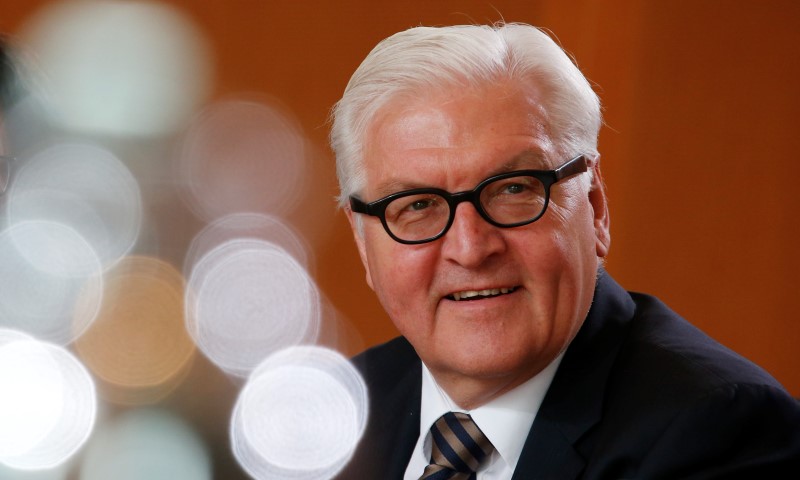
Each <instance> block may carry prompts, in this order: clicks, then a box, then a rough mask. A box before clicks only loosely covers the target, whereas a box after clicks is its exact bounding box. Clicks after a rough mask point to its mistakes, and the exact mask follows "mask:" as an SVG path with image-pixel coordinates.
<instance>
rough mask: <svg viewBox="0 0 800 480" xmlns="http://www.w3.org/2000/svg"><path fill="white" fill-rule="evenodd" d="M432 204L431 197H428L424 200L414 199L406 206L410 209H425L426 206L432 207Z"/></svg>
mask: <svg viewBox="0 0 800 480" xmlns="http://www.w3.org/2000/svg"><path fill="white" fill-rule="evenodd" d="M432 204H433V201H432V200H431V199H430V198H426V199H424V200H414V201H413V202H411V203H410V204H409V205H408V206H407V207H406V208H407V209H409V210H414V211H419V210H425V209H426V208H430V206H431V205H432Z"/></svg>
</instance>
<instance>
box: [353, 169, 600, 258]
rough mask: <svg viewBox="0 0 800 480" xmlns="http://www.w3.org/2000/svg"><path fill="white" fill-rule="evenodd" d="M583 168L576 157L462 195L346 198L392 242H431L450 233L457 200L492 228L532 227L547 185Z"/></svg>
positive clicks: (435, 192)
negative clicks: (367, 199) (379, 225)
mask: <svg viewBox="0 0 800 480" xmlns="http://www.w3.org/2000/svg"><path fill="white" fill-rule="evenodd" d="M588 168H589V167H588V163H587V161H586V157H585V156H583V155H578V156H577V157H575V158H573V159H572V160H570V161H568V162H566V163H564V164H563V165H561V166H560V167H558V168H556V169H555V170H515V171H513V172H507V173H501V174H499V175H494V176H492V177H489V178H487V179H486V180H484V181H482V182H481V183H479V184H478V185H477V186H476V187H475V188H474V189H472V190H468V191H464V192H457V193H450V192H448V191H446V190H441V189H438V188H415V189H413V190H405V191H402V192H397V193H393V194H391V195H388V196H386V197H383V198H381V199H380V200H375V201H374V202H370V203H366V202H364V201H362V200H360V199H358V198H356V197H354V196H351V197H350V209H351V210H352V211H354V212H356V213H363V214H366V215H371V216H373V217H378V218H380V219H381V223H382V224H383V228H384V229H385V230H386V233H388V234H389V236H390V237H392V238H393V239H394V240H395V241H397V242H400V243H405V244H417V243H425V242H432V241H434V240H436V239H437V238H440V237H441V236H442V235H444V234H445V233H447V230H448V229H450V226H451V225H452V224H453V219H454V218H455V215H456V207H457V206H458V204H459V203H461V202H470V203H471V204H472V205H473V206H474V207H475V209H476V210H477V211H478V213H479V214H480V215H481V217H483V218H484V220H486V221H487V222H489V223H490V224H492V225H494V226H496V227H501V228H512V227H519V226H522V225H527V224H529V223H533V222H535V221H536V220H539V219H540V218H541V217H542V215H544V212H545V211H546V210H547V205H549V203H550V187H552V186H553V185H554V184H556V183H557V182H559V181H561V180H564V179H565V178H569V177H571V176H573V175H576V174H579V173H583V172H585V171H587V170H588Z"/></svg>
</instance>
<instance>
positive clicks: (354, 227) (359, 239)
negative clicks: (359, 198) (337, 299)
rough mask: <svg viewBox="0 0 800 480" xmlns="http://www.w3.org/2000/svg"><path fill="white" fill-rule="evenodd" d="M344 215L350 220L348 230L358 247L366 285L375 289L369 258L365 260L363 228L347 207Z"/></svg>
mask: <svg viewBox="0 0 800 480" xmlns="http://www.w3.org/2000/svg"><path fill="white" fill-rule="evenodd" d="M344 213H345V215H347V221H348V222H350V231H351V232H352V233H353V239H354V240H355V241H356V247H358V255H359V256H360V257H361V263H362V264H363V265H364V270H365V271H366V275H367V285H369V288H371V289H373V290H375V287H374V286H373V285H372V276H371V275H370V273H369V260H367V250H366V247H365V246H364V228H363V225H361V228H359V225H358V221H357V220H356V216H355V214H354V213H353V211H352V210H350V208H349V207H346V208H345V209H344Z"/></svg>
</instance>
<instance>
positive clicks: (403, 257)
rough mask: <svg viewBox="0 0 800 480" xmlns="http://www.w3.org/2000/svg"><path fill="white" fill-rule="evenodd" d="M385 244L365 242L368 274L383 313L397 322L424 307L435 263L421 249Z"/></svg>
mask: <svg viewBox="0 0 800 480" xmlns="http://www.w3.org/2000/svg"><path fill="white" fill-rule="evenodd" d="M388 241H389V242H391V243H388V242H386V241H384V240H383V239H380V238H375V239H372V241H368V242H367V245H368V246H367V249H366V250H367V258H368V264H369V274H370V277H371V278H372V283H373V290H374V291H375V294H376V295H377V296H378V299H379V300H380V302H381V304H382V305H383V307H384V309H386V311H387V313H388V314H389V316H390V317H391V318H392V319H398V318H401V317H403V316H405V315H409V312H411V311H413V312H419V311H420V309H422V308H424V307H425V305H427V303H428V302H427V301H428V292H429V288H430V285H431V279H432V278H433V262H434V260H433V258H432V255H431V254H430V252H427V251H425V249H424V248H420V247H415V246H410V245H401V244H399V243H397V242H394V241H393V240H391V239H388Z"/></svg>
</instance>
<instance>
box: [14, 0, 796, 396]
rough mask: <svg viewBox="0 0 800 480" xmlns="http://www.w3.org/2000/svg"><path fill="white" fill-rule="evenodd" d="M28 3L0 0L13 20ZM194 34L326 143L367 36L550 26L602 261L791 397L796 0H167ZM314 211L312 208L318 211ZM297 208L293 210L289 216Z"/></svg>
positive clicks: (364, 338)
mask: <svg viewBox="0 0 800 480" xmlns="http://www.w3.org/2000/svg"><path fill="white" fill-rule="evenodd" d="M47 3H49V2H46V1H42V0H26V1H24V2H18V1H16V0H0V4H2V6H1V8H0V30H2V31H4V32H7V33H14V32H16V31H17V29H19V28H20V26H21V25H22V24H23V23H24V21H25V20H26V19H27V18H29V16H30V15H31V14H32V13H33V12H35V11H36V10H37V8H38V7H39V6H41V5H45V4H47ZM167 3H170V4H172V5H175V6H178V7H180V8H182V9H183V10H184V12H185V13H187V14H188V15H189V16H190V17H191V18H192V19H193V20H194V21H195V22H196V23H197V25H198V27H199V28H200V29H201V30H202V31H203V32H204V33H205V35H206V36H207V38H208V40H209V42H210V44H211V46H212V48H213V50H214V56H215V62H216V68H217V74H216V84H215V85H216V86H215V94H216V95H217V96H223V95H228V94H231V93H235V92H250V91H257V92H264V93H268V94H271V95H273V96H275V97H277V98H279V99H280V100H282V101H283V102H284V103H285V104H286V105H287V106H288V107H289V108H290V109H292V110H293V111H294V113H295V114H296V115H297V117H298V118H299V120H300V122H301V123H302V125H303V127H304V128H305V129H306V131H307V133H308V135H309V136H310V137H311V139H312V140H313V142H314V143H315V144H316V145H317V146H318V147H319V149H320V150H321V151H323V152H324V156H323V157H322V159H321V160H320V161H319V162H317V165H316V168H318V169H320V170H321V171H323V172H325V173H326V174H327V175H328V176H329V178H331V181H330V182H329V183H325V184H324V185H323V186H322V187H321V188H322V191H321V192H320V193H319V194H318V195H316V196H315V198H317V199H318V200H319V201H320V202H327V201H330V202H331V207H330V210H329V211H330V213H331V214H333V212H334V210H333V201H332V197H333V195H335V193H336V191H335V186H334V183H333V181H332V178H333V168H332V160H331V159H330V154H329V152H328V150H327V146H326V143H325V141H326V135H327V125H326V118H327V114H328V112H329V108H330V106H331V105H332V104H333V103H334V102H335V101H336V100H337V99H338V97H339V95H340V94H341V92H342V90H343V88H344V86H345V84H346V82H347V80H348V78H349V75H350V74H351V73H352V71H353V70H354V69H355V67H356V66H357V65H358V63H359V62H360V61H361V59H363V57H364V56H365V55H366V53H367V52H368V51H369V50H370V49H371V48H372V46H373V45H374V44H375V43H376V42H377V41H379V40H380V39H382V38H384V37H386V36H388V35H389V34H391V33H393V32H395V31H398V30H401V29H405V28H407V27H411V26H415V25H419V24H426V25H439V24H452V23H465V22H467V23H468V22H484V21H495V20H498V19H500V18H504V19H505V20H507V21H521V22H526V23H532V24H535V25H539V26H543V27H547V28H549V29H551V30H552V31H553V32H554V33H555V34H556V35H557V36H558V38H559V40H560V42H561V43H562V44H563V45H564V46H565V48H566V49H567V50H569V51H570V52H572V53H573V54H574V55H575V57H576V58H577V60H578V63H579V65H580V66H581V67H582V69H583V70H584V72H585V73H586V75H587V76H588V77H589V79H590V80H592V81H593V82H595V83H596V84H597V90H598V92H599V93H600V95H601V98H602V99H603V101H604V103H605V115H606V124H607V125H606V127H605V128H604V129H603V132H602V133H601V140H600V149H601V153H602V155H603V162H604V175H605V179H606V182H607V185H608V191H609V197H610V202H611V209H612V210H611V211H612V238H613V246H612V253H611V257H610V259H609V263H608V270H609V271H610V272H611V273H612V274H613V275H615V276H616V277H617V279H618V280H619V281H620V282H621V283H622V284H623V285H625V286H626V287H627V288H629V289H632V290H640V291H646V292H648V293H653V294H656V295H658V296H660V297H661V298H662V299H663V300H665V301H666V302H667V303H668V304H670V305H671V306H672V307H673V308H674V309H675V310H677V311H678V312H679V313H681V314H683V315H684V316H685V317H686V318H687V319H689V320H690V321H691V322H692V323H694V324H695V325H697V326H698V327H700V328H701V329H703V330H705V331H706V332H708V333H709V334H711V335H712V336H713V337H715V338H717V339H719V340H720V341H722V342H723V343H725V344H727V345H728V346H730V347H732V348H734V349H735V350H737V351H739V352H740V353H742V354H743V355H745V356H747V357H749V358H751V359H753V360H755V361H756V362H758V363H760V364H761V365H763V366H764V367H765V368H767V369H768V370H769V371H770V372H771V373H773V375H775V376H776V377H777V378H778V379H779V380H780V381H781V382H782V383H783V384H784V385H785V386H786V387H787V388H788V389H789V390H790V391H791V392H792V393H793V394H795V395H798V396H800V368H798V367H800V353H798V345H800V315H798V313H797V312H798V307H797V297H798V296H800V279H799V278H800V274H798V272H800V255H798V254H797V253H796V251H797V247H798V245H797V243H798V242H797V238H798V236H800V222H798V218H797V217H798V214H800V200H798V196H797V195H796V194H795V191H794V188H797V187H796V184H797V182H798V180H797V179H798V178H800V162H798V161H797V159H796V146H795V145H796V141H797V140H796V139H797V138H798V134H797V132H798V130H800V128H798V127H800V120H798V118H800V117H798V113H797V112H798V111H800V91H798V87H797V85H798V83H797V79H798V78H800V2H795V1H794V0H771V1H769V2H743V1H742V2H738V1H721V0H720V1H713V0H679V1H672V2H650V1H633V0H618V1H601V0H574V1H558V0H549V1H533V0H519V1H507V0H493V1H491V2H489V1H478V0H470V1H429V0H404V1H401V2H384V1H365V0H362V1H355V0H338V1H327V0H317V1H297V2H288V1H287V2H278V1H274V2H273V1H270V2H267V1H259V0H249V1H248V0H229V1H225V2H217V1H205V0H171V1H169V2H167ZM326 211H327V210H326ZM336 215H337V218H336V221H335V225H334V227H333V229H332V230H331V231H330V233H329V236H326V238H325V239H324V240H323V241H316V242H314V248H315V254H316V258H317V267H316V272H315V274H316V277H317V279H318V281H319V284H320V286H321V288H322V290H323V291H324V293H325V294H326V295H327V297H328V298H329V299H330V300H331V301H332V302H333V303H334V305H335V306H336V307H337V309H338V310H339V311H340V312H341V313H342V314H343V316H344V317H346V318H347V319H349V321H350V322H352V324H353V325H354V327H355V329H356V330H357V331H358V332H359V334H360V340H359V341H352V342H351V343H350V344H348V346H347V347H346V350H348V353H354V352H355V351H356V350H358V349H359V348H360V347H361V346H367V345H372V344H375V343H377V342H380V341H383V340H386V339H388V338H390V337H391V336H393V335H394V334H395V333H394V330H393V327H392V326H391V324H390V323H389V321H388V319H387V318H386V316H385V314H384V313H383V312H382V310H381V308H380V305H379V304H378V303H377V301H376V300H375V298H374V296H373V295H372V293H371V291H370V290H369V289H368V288H367V287H366V285H365V284H364V281H363V271H362V267H361V265H360V263H359V261H358V258H357V255H356V251H355V248H354V246H353V245H352V242H351V240H350V238H349V231H348V229H347V226H346V222H345V220H344V217H343V216H342V215H341V214H340V213H338V214H336ZM304 222H306V223H307V222H308V220H304V219H300V218H298V219H297V223H298V224H299V225H300V228H301V230H302V229H303V228H305V227H304V225H306V223H304Z"/></svg>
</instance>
